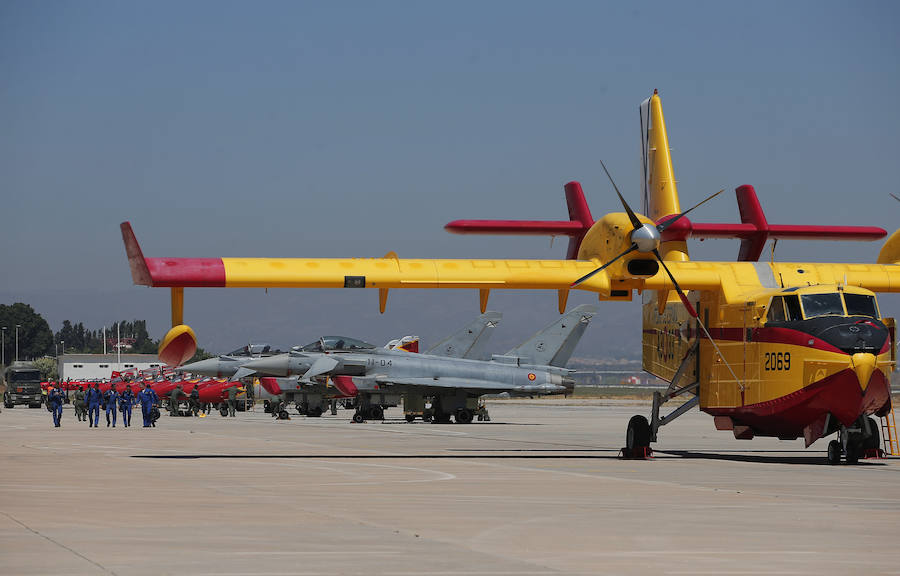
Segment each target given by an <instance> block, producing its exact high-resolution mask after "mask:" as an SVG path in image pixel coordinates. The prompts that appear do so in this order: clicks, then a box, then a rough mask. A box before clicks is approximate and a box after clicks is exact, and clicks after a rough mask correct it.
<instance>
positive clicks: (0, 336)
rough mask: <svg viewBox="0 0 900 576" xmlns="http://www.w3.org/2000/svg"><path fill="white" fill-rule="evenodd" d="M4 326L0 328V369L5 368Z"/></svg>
mask: <svg viewBox="0 0 900 576" xmlns="http://www.w3.org/2000/svg"><path fill="white" fill-rule="evenodd" d="M6 328H7V327H6V326H0V368H2V367H3V366H6Z"/></svg>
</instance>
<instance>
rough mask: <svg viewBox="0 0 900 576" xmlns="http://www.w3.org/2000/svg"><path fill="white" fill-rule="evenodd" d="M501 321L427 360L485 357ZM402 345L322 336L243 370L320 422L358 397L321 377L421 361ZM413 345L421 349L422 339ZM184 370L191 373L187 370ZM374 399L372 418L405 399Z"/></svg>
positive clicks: (483, 320)
mask: <svg viewBox="0 0 900 576" xmlns="http://www.w3.org/2000/svg"><path fill="white" fill-rule="evenodd" d="M502 318H503V315H502V314H501V313H500V312H491V311H488V312H485V313H484V314H481V315H480V316H478V317H477V318H475V319H474V320H472V321H471V322H469V323H468V324H466V325H465V326H463V327H462V328H461V329H460V330H458V331H456V332H454V333H453V334H451V335H450V336H448V337H447V338H445V339H443V340H441V341H440V342H438V343H437V344H435V345H434V346H432V347H431V348H429V349H428V350H427V351H426V352H425V354H426V355H429V356H435V357H443V358H473V359H477V358H483V357H485V356H486V352H485V344H486V343H487V341H488V340H489V339H490V337H491V335H492V334H493V332H494V328H496V327H497V325H498V324H499V323H500V320H501V319H502ZM403 340H405V339H403ZM403 340H401V341H399V342H398V344H399V345H395V346H393V347H391V345H390V344H389V345H388V347H385V348H383V349H379V348H377V347H376V346H374V345H373V344H369V343H368V342H363V341H362V340H357V339H355V338H349V337H346V336H323V337H321V338H319V339H318V340H316V341H314V342H310V343H309V344H306V345H305V346H297V347H295V348H293V349H292V350H291V352H289V353H287V354H276V355H274V356H269V357H266V358H260V359H254V360H248V361H244V362H242V365H241V368H240V370H241V373H243V374H246V375H250V374H254V373H256V374H261V375H267V376H280V377H281V378H280V379H279V380H277V381H275V380H272V379H267V380H265V381H263V380H262V379H261V381H260V383H261V385H262V386H263V389H264V390H266V391H267V392H268V393H269V394H272V395H277V396H281V398H283V399H284V400H285V402H287V403H289V404H290V403H293V404H294V405H295V407H296V408H297V412H299V413H300V414H305V415H307V416H313V417H315V416H321V415H322V412H323V410H324V404H325V403H326V401H330V400H333V399H337V398H356V397H357V394H356V393H355V392H354V393H352V394H347V393H346V392H344V391H342V390H340V389H339V388H337V387H336V385H335V384H334V382H333V381H332V380H330V379H328V378H322V377H321V376H322V375H324V374H326V373H330V372H335V373H338V374H342V375H348V374H349V375H358V376H365V374H366V360H365V358H366V357H367V356H368V355H373V354H380V353H387V352H395V353H397V354H409V355H417V353H414V352H412V350H410V348H409V347H408V346H404V343H403ZM413 342H414V343H418V339H415V340H413ZM251 363H252V365H251ZM184 368H185V370H187V369H189V367H188V366H185V367H184ZM370 399H371V400H372V401H371V402H368V403H367V404H366V406H365V408H364V409H363V413H371V414H372V416H371V417H373V418H382V417H383V416H384V408H387V407H391V406H397V405H398V404H399V403H400V394H399V393H397V392H389V393H380V394H379V395H378V397H377V399H375V398H370ZM375 400H377V402H375ZM357 403H358V401H357ZM408 403H409V401H408V400H407V404H408Z"/></svg>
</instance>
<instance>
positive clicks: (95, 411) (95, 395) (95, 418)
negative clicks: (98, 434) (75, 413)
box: [85, 382, 103, 428]
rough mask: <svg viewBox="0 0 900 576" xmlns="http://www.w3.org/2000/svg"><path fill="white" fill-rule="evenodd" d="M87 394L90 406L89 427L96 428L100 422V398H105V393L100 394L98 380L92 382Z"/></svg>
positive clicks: (86, 399) (88, 405)
mask: <svg viewBox="0 0 900 576" xmlns="http://www.w3.org/2000/svg"><path fill="white" fill-rule="evenodd" d="M85 396H86V398H85V401H86V402H87V407H88V427H89V428H90V427H94V428H96V427H97V425H98V424H99V423H100V400H102V399H103V395H102V394H100V388H98V387H97V383H96V382H94V383H92V384H91V387H90V388H88V391H87V394H86V395H85Z"/></svg>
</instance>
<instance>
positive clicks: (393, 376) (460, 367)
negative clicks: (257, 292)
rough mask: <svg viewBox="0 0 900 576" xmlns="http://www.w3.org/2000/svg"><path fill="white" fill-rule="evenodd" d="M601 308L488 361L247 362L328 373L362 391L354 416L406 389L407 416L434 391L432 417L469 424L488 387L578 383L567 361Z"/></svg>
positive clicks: (534, 388) (315, 358)
mask: <svg viewBox="0 0 900 576" xmlns="http://www.w3.org/2000/svg"><path fill="white" fill-rule="evenodd" d="M596 310H597V309H596V307H594V306H591V305H588V304H584V305H581V306H578V307H577V308H575V309H573V310H572V311H570V312H569V313H567V314H565V315H564V316H562V317H560V318H559V319H557V320H555V321H554V322H552V323H551V324H550V325H549V326H547V327H546V328H544V329H543V330H541V331H539V332H538V333H537V334H535V335H534V336H532V337H531V338H529V339H528V340H526V341H525V342H524V343H522V344H521V345H520V346H517V347H516V348H513V349H512V350H510V351H509V352H507V353H506V354H504V355H502V356H497V355H495V356H492V357H491V359H490V360H473V359H468V358H463V357H449V356H440V355H435V354H430V353H428V352H426V353H425V354H410V353H408V352H405V351H397V350H383V349H372V350H367V351H366V352H365V353H362V354H360V353H353V352H350V353H345V354H340V355H336V354H333V353H331V352H330V351H328V350H326V349H324V348H323V349H316V350H307V349H306V347H303V348H302V349H300V350H295V351H291V352H290V353H289V354H281V355H275V356H270V357H269V358H262V359H259V360H253V361H251V362H248V363H247V364H246V365H245V366H244V367H245V369H248V370H254V371H256V372H257V373H260V374H269V375H275V376H288V375H295V374H302V378H301V379H300V380H299V382H311V381H313V380H314V379H317V378H321V377H328V378H329V379H330V380H331V381H332V382H334V385H335V387H336V388H337V389H338V390H339V391H340V392H342V393H343V394H344V395H346V396H356V398H357V411H356V413H355V414H354V415H353V421H354V422H364V421H365V420H366V419H381V418H383V416H384V411H383V408H382V407H383V405H385V404H390V403H392V402H397V401H399V397H400V395H405V396H406V402H405V405H404V406H405V411H406V413H407V420H411V419H410V418H409V416H410V415H413V417H415V414H416V413H422V414H424V404H425V400H426V398H430V399H431V415H432V417H433V419H434V421H436V422H449V421H450V418H451V417H453V418H454V419H455V421H456V422H457V423H462V424H468V423H470V422H472V420H473V417H474V416H475V414H476V411H477V410H478V401H479V398H480V397H481V396H483V395H485V394H498V393H502V392H506V393H509V394H514V395H535V394H559V393H565V392H567V391H570V390H571V389H572V388H574V384H575V383H574V380H572V378H571V377H570V376H571V373H572V372H573V371H572V370H568V369H566V368H565V365H566V363H567V362H568V361H569V358H570V357H571V356H572V352H573V351H574V349H575V346H576V345H577V344H578V341H579V340H580V339H581V336H582V335H583V334H584V330H585V329H586V328H587V325H588V323H589V322H590V319H591V318H592V317H593V315H594V314H595V313H596ZM440 346H441V345H438V347H437V348H439V347H440ZM433 350H434V349H432V350H430V351H429V352H432V351H433ZM295 369H296V372H294V371H293V370H295Z"/></svg>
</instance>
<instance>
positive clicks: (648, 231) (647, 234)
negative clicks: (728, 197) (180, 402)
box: [571, 160, 725, 318]
mask: <svg viewBox="0 0 900 576" xmlns="http://www.w3.org/2000/svg"><path fill="white" fill-rule="evenodd" d="M600 166H602V167H603V171H604V172H606V177H607V178H609V181H610V182H611V183H612V185H613V188H614V189H615V191H616V195H617V196H618V197H619V201H620V202H621V203H622V206H623V207H624V208H625V212H626V213H628V219H629V220H631V225H632V226H633V227H634V228H633V229H632V231H631V233H630V234H629V236H628V239H629V240H631V245H630V246H629V247H628V248H626V249H625V250H624V251H623V252H621V253H620V254H619V255H618V256H616V257H615V258H613V259H612V260H610V261H609V262H607V263H606V264H604V265H603V266H600V267H599V268H597V269H596V270H592V271H591V272H588V273H587V274H585V275H584V276H582V277H581V278H579V279H578V280H576V281H575V282H572V285H571V287H572V288H574V287H576V286H578V285H579V284H581V283H582V282H584V281H586V280H588V279H589V278H591V277H592V276H594V275H595V274H597V273H598V272H600V271H602V270H604V269H605V268H607V267H608V266H610V265H611V264H613V263H614V262H616V261H617V260H619V258H622V257H623V256H625V255H626V254H630V253H631V252H634V251H635V250H637V251H639V252H645V253H652V254H653V256H655V257H656V260H657V261H658V262H659V263H660V264H662V267H663V269H664V270H665V271H666V274H668V275H669V279H670V280H672V285H673V286H675V290H676V291H677V292H678V297H679V298H681V302H682V303H683V304H684V306H685V308H687V310H688V312H689V313H690V314H691V316H693V317H694V318H696V317H697V312H696V310H694V307H693V306H691V303H690V302H689V301H688V299H687V296H685V294H684V292H683V291H682V290H681V286H679V285H678V281H676V280H675V276H673V275H672V272H671V271H670V270H669V267H668V266H666V263H665V261H663V259H662V256H660V254H659V245H660V242H661V240H662V233H663V232H664V231H665V229H666V228H668V227H669V226H671V225H672V224H674V223H675V222H677V221H678V220H680V219H681V218H683V217H684V216H685V215H686V214H687V213H688V212H690V211H691V210H694V209H695V208H697V207H699V206H701V205H703V204H705V203H706V202H708V201H710V200H712V199H713V198H715V197H716V196H718V195H719V194H721V193H722V192H724V191H725V190H724V189H722V190H719V191H718V192H716V193H715V194H712V195H711V196H709V197H707V198H705V199H704V200H702V201H701V202H699V203H697V204H695V205H694V206H692V207H690V208H688V209H687V210H685V211H684V212H682V213H680V214H678V215H677V216H675V217H674V218H670V219H668V220H666V221H664V222H662V223H660V224H656V225H652V224H645V223H643V222H641V221H640V219H639V218H638V217H637V215H636V214H635V213H634V210H632V209H631V206H629V205H628V202H626V201H625V197H623V196H622V193H621V192H619V187H618V186H616V181H615V180H613V177H612V175H610V173H609V170H607V169H606V164H604V163H603V160H601V161H600Z"/></svg>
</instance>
